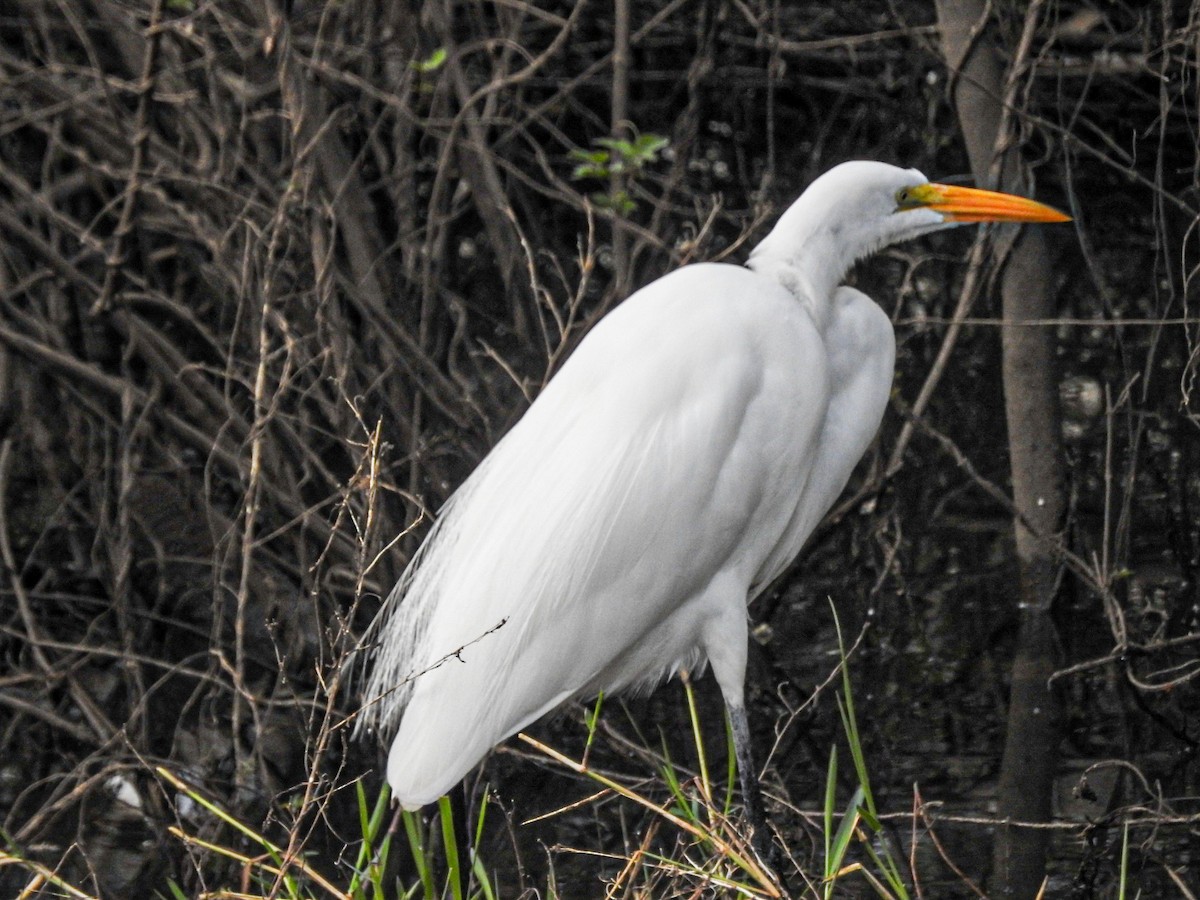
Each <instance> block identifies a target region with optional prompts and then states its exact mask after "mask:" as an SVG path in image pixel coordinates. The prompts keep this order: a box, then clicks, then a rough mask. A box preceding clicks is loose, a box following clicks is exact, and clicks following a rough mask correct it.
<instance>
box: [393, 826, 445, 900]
mask: <svg viewBox="0 0 1200 900" xmlns="http://www.w3.org/2000/svg"><path fill="white" fill-rule="evenodd" d="M401 818H402V819H403V820H404V831H405V833H407V834H408V847H409V850H410V851H411V852H412V860H413V865H414V866H416V869H417V877H418V878H420V880H421V887H422V889H423V891H424V894H425V900H437V892H436V891H434V889H433V870H432V868H431V867H430V865H429V857H428V855H427V854H426V852H425V841H424V840H423V838H422V836H421V823H420V822H418V821H417V817H416V815H415V814H414V813H413V812H412V811H411V810H407V809H406V810H404V812H403V813H401Z"/></svg>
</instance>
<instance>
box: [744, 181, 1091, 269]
mask: <svg viewBox="0 0 1200 900" xmlns="http://www.w3.org/2000/svg"><path fill="white" fill-rule="evenodd" d="M1066 221H1069V217H1068V216H1065V215H1063V214H1062V213H1061V212H1059V211H1058V210H1056V209H1053V208H1051V207H1049V206H1046V205H1044V204H1041V203H1038V202H1036V201H1034V200H1027V199H1025V198H1024V197H1014V196H1012V195H1011V194H1001V193H997V192H995V191H984V190H979V189H977V188H968V187H959V186H956V185H949V184H937V183H935V182H931V181H930V180H929V179H928V178H926V177H925V176H924V175H922V174H921V173H920V172H919V171H917V170H916V169H901V168H898V167H897V166H890V165H888V164H886V163H881V162H871V161H855V162H846V163H842V164H841V165H839V166H835V167H834V168H832V169H830V170H829V171H828V172H826V173H825V174H824V175H822V176H821V177H820V178H818V179H817V180H816V181H814V182H813V183H812V184H811V185H809V187H808V189H807V190H806V191H805V192H804V193H803V194H801V195H800V198H799V199H798V200H797V201H796V202H795V203H793V204H792V205H791V206H790V207H789V208H788V209H787V211H786V212H785V213H784V214H783V215H782V216H781V217H780V219H779V222H778V224H777V225H776V226H775V228H774V229H773V230H772V231H771V233H770V234H769V235H767V237H766V239H765V240H764V241H763V242H762V243H761V244H759V245H758V247H757V248H755V250H754V252H753V253H752V254H751V256H750V261H749V265H750V266H751V268H753V269H754V270H755V271H758V272H763V273H764V274H766V272H767V271H770V270H775V271H777V272H778V273H780V274H783V273H784V272H785V271H786V270H793V271H795V272H798V273H803V274H804V275H805V280H806V281H808V283H809V286H810V288H812V289H814V290H831V289H832V288H833V287H834V286H836V284H837V283H838V282H839V281H840V280H841V279H842V278H843V277H844V276H845V274H846V272H847V271H848V270H849V268H850V267H851V266H852V265H854V263H855V262H856V261H858V260H860V259H862V258H863V257H865V256H868V255H870V254H871V253H874V252H875V251H876V250H879V249H881V248H883V247H886V246H888V245H890V244H895V243H899V242H900V241H906V240H909V239H910V238H915V237H919V236H920V235H923V234H928V233H929V232H931V231H938V230H940V229H942V228H950V227H953V226H955V225H963V224H968V223H972V222H1066Z"/></svg>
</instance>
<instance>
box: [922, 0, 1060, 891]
mask: <svg viewBox="0 0 1200 900" xmlns="http://www.w3.org/2000/svg"><path fill="white" fill-rule="evenodd" d="M1039 5H1040V4H1037V3H1035V4H1033V5H1032V6H1031V10H1030V19H1029V20H1028V22H1029V24H1030V26H1031V25H1032V23H1033V21H1034V20H1035V17H1036V14H1037V7H1038V6H1039ZM937 10H938V24H939V27H940V29H941V34H942V43H943V48H944V50H945V54H946V58H947V63H948V65H949V66H950V68H951V70H952V71H953V72H954V73H955V78H956V79H957V82H956V85H955V91H954V103H955V106H956V108H957V111H958V118H959V122H960V124H961V127H962V131H963V136H964V138H965V140H966V144H967V152H968V154H969V156H970V159H971V168H972V170H973V171H974V173H975V176H976V180H977V182H979V184H980V185H981V186H984V187H988V186H994V187H997V188H999V189H1002V190H1007V191H1011V192H1013V193H1026V192H1027V191H1028V188H1029V182H1028V180H1027V179H1026V178H1025V177H1024V175H1023V173H1022V171H1021V167H1020V164H1019V155H1018V152H1017V151H1016V149H1015V148H1013V149H1009V150H1007V152H1006V148H1007V146H1008V143H1009V140H1008V139H1009V134H1008V130H1009V129H1008V128H1007V127H1006V121H1005V120H1006V116H1005V112H1004V110H1005V103H1004V98H1005V96H1006V93H1009V95H1010V96H1012V93H1011V92H1007V91H1006V79H1005V73H1004V69H1003V67H1002V65H1001V62H1000V59H999V56H998V54H997V53H996V51H995V49H994V47H993V45H992V44H991V43H990V41H989V36H988V34H987V32H986V29H985V27H984V24H983V23H984V22H985V17H986V7H985V4H984V3H983V2H979V0H969V2H950V0H938V3H937ZM981 29H983V34H982V35H981V34H979V33H978V32H979V31H980V30H981ZM1027 34H1031V29H1028V28H1027ZM1022 55H1023V54H1022V52H1018V53H1017V54H1015V58H1016V59H1017V61H1018V62H1017V64H1018V65H1019V64H1020V60H1021V59H1022ZM1051 271H1052V270H1051V255H1050V251H1049V248H1048V247H1047V245H1046V242H1045V240H1044V238H1043V235H1042V234H1041V233H1040V232H1039V231H1037V230H1036V229H1026V230H1025V231H1024V232H1022V233H1021V234H1020V235H1019V236H1017V237H1016V238H1015V240H1013V241H1012V242H1011V252H1010V253H1009V255H1008V258H1007V263H1006V265H1005V267H1004V269H1003V272H1002V273H1001V278H1000V285H1001V287H1000V292H1001V297H1002V301H1003V317H1004V320H1005V321H1006V322H1012V323H1019V322H1021V321H1024V320H1030V319H1045V318H1050V317H1052V316H1053V315H1054V304H1053V296H1052V293H1051V284H1050V277H1049V273H1050V272H1051ZM1001 341H1002V359H1003V378H1004V406H1005V414H1006V416H1007V422H1008V443H1009V453H1010V457H1011V465H1012V482H1013V502H1014V505H1015V507H1016V509H1017V511H1018V514H1019V516H1020V517H1023V520H1024V522H1027V523H1028V524H1029V526H1030V527H1026V525H1025V524H1024V523H1023V522H1022V521H1021V520H1020V519H1018V521H1017V522H1015V523H1014V524H1015V529H1016V546H1017V559H1018V565H1019V569H1020V598H1019V603H1020V606H1019V608H1020V632H1019V638H1018V645H1017V653H1016V659H1015V660H1014V662H1013V671H1012V692H1011V696H1010V699H1009V709H1008V728H1007V735H1006V739H1005V745H1004V756H1003V759H1002V762H1001V769H1000V783H999V787H998V798H997V799H998V804H999V812H1000V815H1001V816H1002V817H1003V818H1005V819H1007V820H1009V821H1010V823H1016V822H1045V821H1048V820H1049V818H1050V816H1051V797H1052V789H1053V778H1054V769H1055V764H1056V760H1057V751H1058V741H1059V724H1058V723H1059V712H1058V707H1057V701H1056V698H1055V696H1054V693H1053V691H1052V690H1051V688H1050V686H1049V682H1048V679H1049V676H1050V674H1051V673H1052V672H1053V671H1054V667H1055V666H1054V663H1055V650H1056V647H1057V641H1056V638H1055V633H1054V625H1053V622H1052V621H1051V618H1050V605H1051V602H1052V601H1053V599H1054V594H1055V589H1056V585H1057V582H1058V576H1059V571H1060V570H1059V561H1058V559H1057V554H1056V551H1055V541H1054V536H1056V535H1057V534H1058V532H1059V530H1060V529H1061V527H1062V520H1063V515H1064V510H1065V503H1064V497H1063V490H1062V484H1063V471H1062V466H1063V464H1062V450H1061V446H1060V439H1059V434H1060V432H1059V427H1060V426H1059V415H1058V395H1057V386H1056V378H1055V375H1054V345H1053V332H1052V331H1051V330H1050V329H1048V328H1040V327H1030V326H1022V325H1019V324H1014V325H1010V326H1008V327H1005V328H1003V329H1002V330H1001ZM1031 529H1032V530H1031ZM1048 834H1049V832H1048V831H1047V830H1045V829H1036V828H1028V827H1022V826H1020V825H1017V824H1008V825H1005V826H1003V827H1002V828H1001V829H1000V830H999V832H998V834H997V840H996V845H995V850H994V856H993V859H992V877H991V887H992V895H993V896H996V897H1016V898H1022V900H1025V898H1031V897H1034V896H1035V895H1036V894H1037V892H1038V889H1039V887H1040V885H1041V882H1042V880H1043V877H1044V873H1045V862H1046V846H1047V840H1048Z"/></svg>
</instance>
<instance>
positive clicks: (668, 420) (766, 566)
mask: <svg viewBox="0 0 1200 900" xmlns="http://www.w3.org/2000/svg"><path fill="white" fill-rule="evenodd" d="M1066 220H1067V217H1066V216H1064V215H1062V214H1061V213H1059V212H1057V211H1056V210H1053V209H1051V208H1050V207H1047V206H1043V205H1042V204H1039V203H1035V202H1033V201H1031V200H1026V199H1023V198H1019V197H1013V196H1010V195H1006V194H998V193H993V192H989V191H980V190H975V189H971V188H963V187H954V186H948V185H941V184H932V183H930V182H929V181H928V179H926V178H925V176H924V175H922V174H921V173H920V172H918V171H916V170H915V169H908V170H905V169H900V168H896V167H894V166H890V165H885V164H883V163H878V162H848V163H843V164H842V165H840V166H837V167H836V168H834V169H832V170H831V171H829V172H827V173H826V174H824V175H822V176H821V177H820V178H818V179H817V180H816V181H814V182H813V183H812V185H811V186H810V187H809V188H808V190H806V191H805V192H804V194H803V195H802V196H801V197H800V198H799V199H798V200H797V201H796V202H795V203H794V204H792V206H791V207H790V208H789V209H788V210H787V211H786V212H785V213H784V214H783V215H782V216H781V217H780V219H779V222H778V223H777V224H776V226H775V228H774V229H773V230H772V231H771V233H770V234H769V235H767V237H766V239H765V240H764V241H763V242H762V243H761V244H759V245H758V247H757V248H756V249H755V250H754V252H753V253H752V254H751V255H750V259H749V262H748V263H747V265H746V267H742V266H737V265H726V264H719V263H699V264H695V265H689V266H685V267H683V268H681V269H679V270H677V271H674V272H672V273H670V274H669V275H666V276H664V277H662V278H660V279H658V280H657V281H655V282H653V283H651V284H649V285H647V286H646V287H644V288H642V289H641V290H639V291H637V292H636V293H635V294H633V295H632V296H631V297H629V298H628V299H627V300H626V301H625V302H624V303H622V304H621V305H620V306H619V307H617V308H616V309H615V310H613V311H612V312H611V313H609V314H608V315H607V316H605V318H604V319H602V320H601V321H600V322H599V323H598V324H597V325H596V326H595V327H594V328H593V329H592V331H591V332H590V333H589V334H588V335H587V336H586V337H585V338H584V340H583V341H582V342H581V343H580V344H579V347H578V348H577V349H576V350H575V352H574V354H572V356H571V357H570V358H569V359H568V360H567V362H566V363H565V364H564V365H563V366H562V369H561V370H560V371H559V372H558V373H557V374H556V375H555V376H554V377H553V378H552V379H551V380H550V382H549V384H547V386H546V388H545V389H544V390H543V391H542V393H541V395H540V396H539V397H538V398H537V399H536V401H535V402H534V403H533V404H532V405H531V406H530V408H529V410H528V411H527V412H526V413H525V415H524V416H523V417H522V418H521V420H520V421H519V422H518V423H517V424H516V425H515V426H514V427H513V428H512V430H511V431H510V432H509V433H508V434H507V435H506V436H505V437H504V438H503V439H502V440H501V441H500V442H499V444H497V445H496V447H495V448H494V449H493V450H492V451H491V452H490V453H489V454H488V455H487V457H486V458H485V459H484V460H483V462H482V463H480V465H479V467H478V468H477V469H476V470H475V471H474V473H472V475H471V476H470V477H469V478H468V479H467V480H466V482H465V483H464V484H463V485H462V486H461V487H460V488H459V489H458V490H457V491H456V492H455V493H454V495H453V496H452V497H451V498H450V499H449V501H447V503H446V505H445V507H444V508H443V509H442V511H441V514H440V517H439V518H438V520H437V522H436V524H435V525H434V526H433V529H432V530H431V532H430V533H429V536H428V537H427V538H426V540H425V543H424V545H423V546H422V547H421V548H420V550H419V552H418V553H417V555H416V556H415V558H414V559H413V560H412V562H411V563H410V564H409V566H408V568H407V570H406V571H405V572H404V574H403V576H402V577H401V578H400V581H399V583H398V584H397V585H396V587H395V588H394V589H393V591H392V592H391V595H390V596H389V597H388V599H387V601H386V603H385V604H384V607H383V609H382V611H381V612H380V616H379V619H378V620H377V622H376V624H375V626H374V627H373V634H372V648H371V649H370V651H369V652H370V654H371V668H370V672H369V674H368V676H367V679H366V683H365V693H366V702H365V705H364V708H363V710H362V713H361V715H360V717H359V722H358V724H359V727H360V728H362V727H377V728H379V729H380V730H381V731H383V732H385V733H391V732H393V731H395V735H394V739H393V741H392V745H391V752H390V754H389V756H388V765H387V778H388V782H389V783H390V784H391V787H392V790H393V792H394V795H395V797H396V798H397V799H398V800H399V802H400V803H401V804H402V805H403V806H404V807H405V808H409V809H415V808H417V807H420V806H423V805H424V804H426V803H430V802H432V801H434V800H436V799H437V798H438V797H440V796H441V795H443V794H445V793H446V792H447V791H448V790H449V789H450V788H451V787H453V786H454V785H455V784H456V783H457V782H458V781H460V780H461V779H462V778H463V777H464V776H465V775H466V774H467V773H468V772H469V771H470V770H471V769H472V768H473V767H474V766H475V765H476V764H477V763H479V762H480V760H481V759H482V758H483V757H484V756H485V755H486V754H487V752H488V751H489V750H490V749H491V748H492V747H493V746H494V745H495V744H497V743H498V742H500V741H502V740H504V739H505V738H506V737H508V736H509V735H512V734H514V733H515V732H517V731H519V730H520V729H522V728H524V727H525V726H527V725H529V724H530V723H532V722H533V721H534V720H536V719H538V718H540V717H541V716H542V715H544V714H546V713H548V712H550V711H551V710H553V709H555V708H556V707H558V706H560V705H561V704H563V703H564V702H566V701H569V700H571V699H573V698H581V699H583V698H588V697H591V696H595V695H596V694H598V693H599V692H604V693H606V694H611V693H613V692H616V691H620V690H624V689H627V688H635V689H636V688H644V689H649V688H651V687H653V686H654V685H656V684H658V683H659V682H660V681H662V680H663V679H665V678H667V677H669V676H670V675H672V674H673V673H675V672H678V671H679V670H681V669H688V670H696V669H698V668H699V667H702V666H703V665H704V664H705V663H706V662H707V664H708V665H710V666H711V667H712V670H713V674H714V675H715V677H716V679H717V683H718V685H719V686H720V689H721V693H722V695H723V697H724V699H725V703H726V706H727V708H728V712H729V716H730V721H731V725H732V729H733V736H734V744H735V750H736V756H737V762H738V768H739V771H740V774H741V780H742V787H743V793H744V795H745V801H746V809H747V818H748V819H749V820H750V825H751V827H752V828H754V831H755V834H756V837H757V838H758V840H756V844H757V845H758V846H759V847H762V846H764V844H763V843H761V840H762V834H764V833H765V829H763V828H761V827H760V826H761V813H760V806H759V797H758V786H757V779H756V775H755V770H754V766H753V763H752V755H751V751H750V740H749V728H748V726H747V722H746V712H745V704H744V699H743V682H744V679H745V671H746V653H747V609H746V607H747V603H748V602H749V601H750V600H752V599H753V598H754V597H755V596H756V595H757V594H759V593H760V592H761V591H762V590H763V589H764V588H765V587H766V586H767V585H769V584H770V583H771V581H772V580H773V579H774V578H775V577H776V576H777V575H779V574H780V573H781V572H782V571H783V569H784V568H785V567H786V566H787V565H788V563H789V562H791V560H792V559H793V558H794V557H795V556H796V555H797V554H798V553H799V552H800V548H801V547H802V546H803V545H804V542H805V540H806V539H807V538H808V536H809V534H810V533H811V532H812V531H813V529H814V528H815V527H816V525H817V524H818V522H819V521H820V519H821V517H822V516H823V515H824V514H825V513H826V512H827V511H828V509H829V508H830V506H832V504H833V502H834V501H835V500H836V499H837V497H838V494H839V493H840V492H841V491H842V489H843V488H844V487H845V485H846V481H847V480H848V479H849V477H850V474H851V471H852V469H853V468H854V466H855V464H856V463H857V462H858V460H859V458H860V457H861V456H862V455H863V453H864V452H865V451H866V449H867V447H868V445H869V444H870V442H871V440H872V439H873V437H874V435H875V432H876V430H877V429H878V427H879V423H880V420H881V419H882V416H883V412H884V408H885V406H886V405H887V401H888V395H889V392H890V389H891V383H892V369H893V363H894V360H895V338H894V336H893V331H892V325H891V322H890V320H889V318H888V316H887V315H886V314H885V313H884V312H883V311H882V310H881V309H880V308H879V307H878V306H877V305H875V303H873V302H872V301H871V300H870V299H869V298H868V297H867V296H866V295H865V294H862V293H861V292H859V291H857V290H855V289H854V288H851V287H846V286H844V285H840V282H841V281H842V279H843V278H844V277H845V276H846V274H847V272H848V271H849V269H850V267H851V266H852V265H853V264H854V263H855V262H856V261H857V260H859V259H861V258H863V257H865V256H867V255H869V254H871V253H873V252H874V251H876V250H878V249H880V248H881V247H884V246H885V245H888V244H892V243H895V242H897V241H902V240H907V239H909V238H914V237H917V236H918V235H922V234H926V233H928V232H931V231H936V230H938V229H941V228H946V227H949V226H952V225H956V224H959V223H963V222H986V221H1029V222H1057V221H1066Z"/></svg>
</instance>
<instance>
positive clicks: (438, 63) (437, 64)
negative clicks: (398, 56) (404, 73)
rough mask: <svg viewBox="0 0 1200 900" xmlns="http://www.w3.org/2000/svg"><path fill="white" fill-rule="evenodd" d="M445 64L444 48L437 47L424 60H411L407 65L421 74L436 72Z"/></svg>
mask: <svg viewBox="0 0 1200 900" xmlns="http://www.w3.org/2000/svg"><path fill="white" fill-rule="evenodd" d="M445 62H446V48H445V47H438V48H437V49H436V50H434V51H433V53H431V54H429V56H428V57H426V58H425V59H417V60H413V61H412V62H411V63H409V65H410V66H412V67H413V68H414V69H416V70H417V71H418V72H420V73H421V74H426V73H428V72H436V71H437V70H438V69H440V68H441V67H442V65H443V64H444V63H445Z"/></svg>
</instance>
